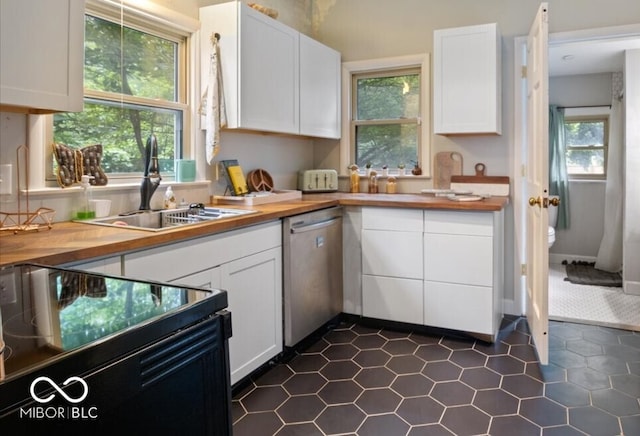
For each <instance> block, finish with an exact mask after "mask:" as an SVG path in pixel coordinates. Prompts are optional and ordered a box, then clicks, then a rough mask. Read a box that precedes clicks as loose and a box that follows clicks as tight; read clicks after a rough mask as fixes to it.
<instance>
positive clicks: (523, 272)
mask: <svg viewBox="0 0 640 436" xmlns="http://www.w3.org/2000/svg"><path fill="white" fill-rule="evenodd" d="M520 275H523V276H526V275H527V264H526V263H523V264H522V265H520Z"/></svg>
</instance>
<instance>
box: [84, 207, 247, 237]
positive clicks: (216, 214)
mask: <svg viewBox="0 0 640 436" xmlns="http://www.w3.org/2000/svg"><path fill="white" fill-rule="evenodd" d="M257 212H258V211H256V210H247V209H231V208H219V207H201V208H183V209H169V210H140V211H135V212H130V213H126V214H122V215H114V216H108V217H104V218H93V219H89V220H78V221H77V222H80V223H86V224H95V225H100V226H108V227H120V228H124V229H133V230H146V231H150V232H160V231H163V230H170V229H175V228H176V227H185V226H190V225H194V224H200V223H203V222H207V221H214V220H219V219H223V218H233V217H238V216H242V215H248V214H252V213H257Z"/></svg>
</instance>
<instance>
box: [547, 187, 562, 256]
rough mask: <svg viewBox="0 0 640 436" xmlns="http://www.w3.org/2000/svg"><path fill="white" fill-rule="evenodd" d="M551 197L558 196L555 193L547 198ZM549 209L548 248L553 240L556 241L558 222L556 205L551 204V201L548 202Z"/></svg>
mask: <svg viewBox="0 0 640 436" xmlns="http://www.w3.org/2000/svg"><path fill="white" fill-rule="evenodd" d="M552 198H558V199H559V198H560V197H559V196H557V195H550V196H549V200H551V199H552ZM547 210H548V211H549V248H551V246H552V245H553V243H554V242H556V229H555V226H556V223H557V222H558V207H557V206H551V202H549V208H548V209H547Z"/></svg>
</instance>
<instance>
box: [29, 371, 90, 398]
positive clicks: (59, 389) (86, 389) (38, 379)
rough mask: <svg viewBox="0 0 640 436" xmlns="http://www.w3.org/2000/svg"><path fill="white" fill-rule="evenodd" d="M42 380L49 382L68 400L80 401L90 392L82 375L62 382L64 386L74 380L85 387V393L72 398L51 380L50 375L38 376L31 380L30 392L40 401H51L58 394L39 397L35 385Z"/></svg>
mask: <svg viewBox="0 0 640 436" xmlns="http://www.w3.org/2000/svg"><path fill="white" fill-rule="evenodd" d="M41 381H44V382H47V383H49V384H50V385H51V387H52V388H53V389H55V390H56V391H58V393H59V394H60V395H62V396H63V397H64V398H65V400H67V401H68V402H70V403H79V402H80V401H82V400H84V399H85V398H86V397H87V395H88V394H89V386H87V383H86V382H85V381H84V380H83V379H81V378H80V377H75V376H73V377H69V378H68V379H66V380H65V381H64V383H62V386H67V385H68V384H69V383H73V382H74V381H75V382H78V383H80V384H81V385H82V386H83V388H84V393H83V394H82V396H80V397H79V398H71V397H70V396H68V395H67V393H66V392H64V391H63V390H62V389H61V388H60V386H58V385H57V384H55V383H54V382H53V380H51V379H50V378H49V377H38V378H36V379H35V380H34V381H32V382H31V388H30V389H29V392H31V397H32V398H33V399H34V400H36V401H37V402H38V403H48V402H49V401H51V400H53V398H54V397H55V396H56V394H51V395H49V396H48V397H46V398H40V397H38V395H36V392H35V386H36V385H37V384H38V383H39V382H41Z"/></svg>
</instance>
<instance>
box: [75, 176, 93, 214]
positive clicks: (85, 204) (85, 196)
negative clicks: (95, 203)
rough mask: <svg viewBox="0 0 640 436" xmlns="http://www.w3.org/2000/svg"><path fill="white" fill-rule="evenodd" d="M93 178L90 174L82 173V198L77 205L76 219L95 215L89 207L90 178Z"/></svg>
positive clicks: (90, 193) (90, 194)
mask: <svg viewBox="0 0 640 436" xmlns="http://www.w3.org/2000/svg"><path fill="white" fill-rule="evenodd" d="M93 178H94V177H93V176H90V175H88V174H84V175H83V176H82V177H81V178H80V187H82V199H81V200H80V204H79V205H78V213H77V215H76V216H77V219H79V220H86V219H91V218H95V216H96V213H95V211H94V210H92V209H91V196H92V192H91V179H93Z"/></svg>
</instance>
